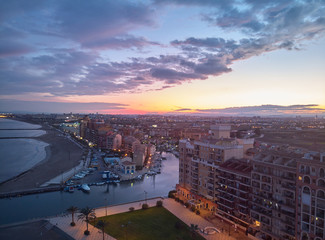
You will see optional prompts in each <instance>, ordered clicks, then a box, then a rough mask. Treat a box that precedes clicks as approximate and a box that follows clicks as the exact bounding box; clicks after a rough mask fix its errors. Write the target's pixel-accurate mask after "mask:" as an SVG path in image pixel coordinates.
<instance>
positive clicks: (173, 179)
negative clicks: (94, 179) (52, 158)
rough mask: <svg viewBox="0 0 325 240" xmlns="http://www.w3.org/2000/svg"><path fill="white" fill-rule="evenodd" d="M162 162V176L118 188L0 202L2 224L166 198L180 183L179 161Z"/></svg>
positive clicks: (112, 187) (39, 195)
mask: <svg viewBox="0 0 325 240" xmlns="http://www.w3.org/2000/svg"><path fill="white" fill-rule="evenodd" d="M166 157H167V160H166V161H162V166H163V167H162V171H161V174H158V175H156V176H148V177H145V178H144V179H143V180H141V181H134V182H124V183H119V184H116V185H113V184H110V185H103V186H91V187H90V188H91V190H90V193H89V194H87V193H83V192H82V191H79V190H75V192H74V193H67V192H51V193H42V194H35V195H27V196H23V197H17V198H11V199H0V211H1V214H0V225H2V224H8V223H13V222H20V221H25V220H29V219H33V218H39V217H47V216H54V215H57V214H60V213H62V212H64V211H65V210H66V209H67V208H68V207H70V206H71V205H74V206H77V207H79V208H83V207H85V206H89V207H92V208H97V207H102V206H105V205H107V204H108V205H114V204H121V203H127V202H132V201H138V200H143V199H144V198H145V192H144V191H146V192H147V196H146V197H147V198H152V197H160V196H167V195H168V192H169V191H170V190H172V189H174V188H175V185H176V183H178V159H177V158H176V157H175V156H174V155H172V154H166Z"/></svg>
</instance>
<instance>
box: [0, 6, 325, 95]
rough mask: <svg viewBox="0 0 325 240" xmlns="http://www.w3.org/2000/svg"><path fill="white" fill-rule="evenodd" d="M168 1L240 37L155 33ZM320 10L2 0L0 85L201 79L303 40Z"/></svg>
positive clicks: (56, 91)
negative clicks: (163, 39) (160, 36)
mask: <svg viewBox="0 0 325 240" xmlns="http://www.w3.org/2000/svg"><path fill="white" fill-rule="evenodd" d="M171 5H173V6H172V7H173V8H174V7H176V8H177V7H184V6H185V7H186V6H191V8H195V7H196V8H198V9H199V10H200V11H201V15H200V19H201V20H202V21H204V23H205V24H209V25H211V26H213V27H215V29H216V30H217V29H223V30H225V31H233V32H235V33H237V34H238V35H239V36H240V37H239V38H238V39H236V40H235V39H231V38H230V39H226V38H221V37H210V36H196V35H195V34H196V33H195V32H193V36H191V37H189V36H188V38H185V37H184V38H185V39H181V38H180V39H175V38H174V37H173V35H172V34H170V36H169V39H170V40H169V41H170V43H169V44H162V43H159V42H157V40H151V39H157V38H151V37H152V36H155V34H156V33H155V31H157V28H159V20H158V19H159V17H161V16H162V15H163V11H168V9H169V8H171ZM324 16H325V6H324V1H321V0H314V1H293V0H292V1H285V2H283V1H281V0H276V1H258V0H244V1H238V0H222V1H214V0H175V1H174V0H156V1H145V2H138V1H108V0H99V1H82V0H78V1H64V0H58V1H18V0H15V1H5V2H3V3H1V7H0V20H1V26H0V80H1V89H0V93H1V94H3V95H10V94H24V93H48V94H51V95H59V96H68V95H104V94H109V93H113V92H114V93H116V92H118V93H121V92H123V93H125V92H135V91H141V90H143V91H144V89H145V90H147V89H152V90H162V89H166V88H169V87H173V86H176V85H179V84H183V83H188V82H190V81H193V80H205V79H207V78H209V77H211V76H219V75H221V74H224V73H228V72H230V71H232V69H231V65H232V64H233V63H234V61H239V60H244V59H248V58H251V57H253V56H257V55H260V54H263V53H266V52H270V51H275V50H279V49H288V50H294V49H299V48H301V44H302V43H304V42H305V41H307V40H310V39H315V38H317V37H319V36H322V35H323V34H324V32H325V17H324ZM171 27H172V26H171ZM139 29H140V30H142V31H139V32H137V34H136V33H135V31H136V30H139ZM148 29H150V31H148ZM143 32H145V33H147V36H141V35H139V34H141V33H143ZM171 32H173V31H171ZM216 32H217V31H216ZM160 34H162V33H160ZM163 34H165V35H169V33H168V32H166V33H163ZM211 35H213V36H215V33H213V32H211ZM113 50H114V52H113ZM139 50H141V51H143V52H141V54H138V55H137V57H134V56H135V55H134V54H133V53H130V52H132V51H133V52H137V53H139ZM117 51H120V52H121V54H118V53H116V52H117ZM123 51H125V52H123ZM120 55H121V56H120ZM116 58H118V59H124V60H116ZM151 85H152V87H151V88H149V86H151Z"/></svg>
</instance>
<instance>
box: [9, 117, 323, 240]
mask: <svg viewBox="0 0 325 240" xmlns="http://www.w3.org/2000/svg"><path fill="white" fill-rule="evenodd" d="M3 117H8V118H12V119H15V120H22V121H27V122H29V123H35V124H46V125H49V126H52V127H54V128H57V129H58V130H59V131H62V132H63V133H65V134H68V135H67V136H70V137H71V138H72V139H74V140H73V141H76V143H78V144H80V145H81V146H83V148H84V149H94V151H96V152H98V153H100V156H99V155H98V158H102V160H103V162H104V164H105V165H106V167H109V169H111V171H112V172H114V173H115V174H117V175H119V176H120V179H121V180H127V179H130V178H131V176H132V178H136V177H139V176H140V177H141V174H140V173H142V174H144V173H147V174H150V173H154V174H157V173H160V164H159V161H161V159H158V158H159V155H156V153H159V152H171V153H173V154H174V155H175V156H177V157H179V183H178V184H177V185H176V186H175V187H176V191H175V193H176V195H175V197H176V198H177V199H178V200H179V201H182V202H184V203H186V204H188V205H190V207H194V208H195V209H197V210H206V211H209V212H211V214H213V215H214V216H216V217H218V218H219V219H221V220H222V221H225V222H229V223H230V224H233V225H234V226H236V228H237V227H238V228H239V229H241V230H242V231H244V232H245V233H246V235H249V236H251V237H252V238H254V239H255V238H256V239H266V240H271V239H290V240H293V239H314V240H321V239H324V238H325V142H324V139H325V129H324V126H325V119H323V118H318V117H317V116H315V117H313V118H302V117H295V118H267V117H263V118H262V117H220V118H212V117H198V116H194V117H193V116H160V115H134V116H132V115H101V114H89V115H79V114H72V113H69V114H33V115H28V114H27V115H11V114H3ZM84 161H85V160H84ZM87 164H89V167H90V168H102V169H103V167H101V166H100V165H101V164H99V165H98V159H95V160H94V161H93V160H91V161H90V162H89V163H87ZM108 177H109V175H107V176H106V177H105V178H108ZM69 181H71V180H69Z"/></svg>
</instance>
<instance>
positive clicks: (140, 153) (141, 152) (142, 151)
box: [133, 142, 147, 168]
mask: <svg viewBox="0 0 325 240" xmlns="http://www.w3.org/2000/svg"><path fill="white" fill-rule="evenodd" d="M133 149H134V150H133V162H135V164H136V166H137V167H138V168H142V167H143V165H144V161H145V159H146V153H147V147H146V145H145V144H141V143H140V142H137V143H136V144H135V145H134V148H133Z"/></svg>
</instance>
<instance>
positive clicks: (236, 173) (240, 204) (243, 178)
mask: <svg viewBox="0 0 325 240" xmlns="http://www.w3.org/2000/svg"><path fill="white" fill-rule="evenodd" d="M251 171H252V166H251V162H250V161H249V160H246V159H240V160H238V159H230V160H228V161H226V162H225V163H223V164H221V165H220V166H219V168H217V169H216V173H217V179H218V181H217V182H218V185H219V186H218V187H219V188H218V191H217V192H218V197H217V203H218V209H217V213H218V214H219V215H221V216H224V217H226V218H228V219H230V220H231V221H233V222H236V223H238V224H240V225H242V226H244V227H248V226H249V224H250V192H251Z"/></svg>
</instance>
